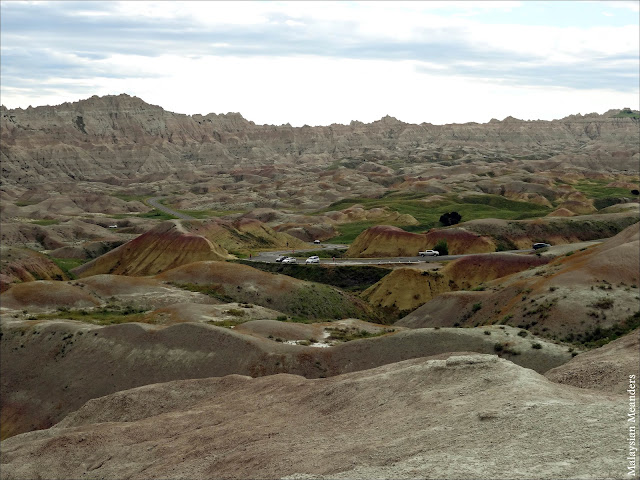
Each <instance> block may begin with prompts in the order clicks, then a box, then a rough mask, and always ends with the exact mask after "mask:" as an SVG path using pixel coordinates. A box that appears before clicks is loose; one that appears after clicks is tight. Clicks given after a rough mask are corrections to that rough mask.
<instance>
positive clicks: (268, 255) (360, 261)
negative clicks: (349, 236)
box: [250, 243, 533, 265]
mask: <svg viewBox="0 0 640 480" xmlns="http://www.w3.org/2000/svg"><path fill="white" fill-rule="evenodd" d="M347 248H348V245H334V244H330V243H323V244H321V245H317V246H316V248H309V249H300V250H280V251H277V252H260V253H258V254H256V255H254V256H253V258H251V260H250V261H252V262H265V263H274V262H275V261H276V258H277V257H278V256H280V255H288V256H295V255H296V254H299V253H304V252H312V251H317V250H320V249H327V250H346V249H347ZM528 252H533V249H528V250H509V251H506V252H499V253H528ZM495 253H498V252H492V253H473V254H467V255H494V254H495ZM467 255H442V256H439V257H419V256H415V257H392V258H336V259H335V260H333V259H331V258H321V259H320V263H321V264H325V265H334V264H335V265H390V264H406V263H424V262H442V261H447V260H455V259H456V258H461V257H465V256H467ZM300 264H302V265H304V264H305V263H304V259H298V265H300Z"/></svg>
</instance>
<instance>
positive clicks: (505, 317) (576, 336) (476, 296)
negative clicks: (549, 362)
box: [398, 223, 640, 341]
mask: <svg viewBox="0 0 640 480" xmlns="http://www.w3.org/2000/svg"><path fill="white" fill-rule="evenodd" d="M638 285H640V223H635V224H634V225H632V226H630V227H628V228H626V229H625V230H624V231H622V232H621V233H619V234H618V235H616V236H615V237H612V238H610V239H608V240H607V241H605V242H603V243H602V244H600V245H599V246H595V247H590V248H584V249H582V250H580V251H577V252H567V254H565V255H562V256H560V257H557V258H556V259H555V260H553V261H551V262H549V263H547V264H546V265H540V266H538V267H535V268H532V269H529V270H525V271H523V272H520V273H516V274H513V275H510V276H508V277H504V278H502V279H497V280H494V281H492V282H487V283H486V287H487V289H486V291H480V292H452V293H445V294H443V295H441V296H439V297H436V298H435V299H433V300H431V301H429V302H427V303H425V304H424V305H423V306H421V307H420V308H418V309H417V310H415V311H413V312H412V313H410V314H409V315H407V316H406V317H405V318H403V319H402V320H401V321H399V322H398V324H399V325H403V326H411V327H435V326H453V325H454V324H457V325H462V326H469V325H485V324H496V323H501V324H508V325H513V326H519V327H521V328H527V329H530V330H531V331H533V332H535V333H541V334H544V335H546V336H551V337H552V338H553V337H555V338H558V339H563V340H566V341H573V340H578V341H579V340H585V339H586V338H589V337H590V336H592V335H593V333H594V331H596V329H600V330H602V329H607V328H612V327H614V326H616V325H627V326H628V319H629V318H630V317H631V316H632V315H634V314H635V313H636V312H637V311H638V292H639V290H638ZM470 294H472V295H470ZM476 304H477V305H478V307H480V308H478V307H475V308H474V307H473V306H474V305H476Z"/></svg>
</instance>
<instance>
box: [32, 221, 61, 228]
mask: <svg viewBox="0 0 640 480" xmlns="http://www.w3.org/2000/svg"><path fill="white" fill-rule="evenodd" d="M31 223H35V224H36V225H42V226H43V227H46V226H48V225H58V224H59V223H60V220H31Z"/></svg>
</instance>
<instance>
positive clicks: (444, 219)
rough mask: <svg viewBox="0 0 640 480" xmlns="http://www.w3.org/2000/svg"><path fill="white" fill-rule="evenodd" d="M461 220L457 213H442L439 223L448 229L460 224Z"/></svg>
mask: <svg viewBox="0 0 640 480" xmlns="http://www.w3.org/2000/svg"><path fill="white" fill-rule="evenodd" d="M461 219H462V215H460V214H459V213H458V212H449V213H444V214H442V216H440V223H441V224H442V225H444V226H445V227H448V226H450V225H455V224H457V223H460V220H461Z"/></svg>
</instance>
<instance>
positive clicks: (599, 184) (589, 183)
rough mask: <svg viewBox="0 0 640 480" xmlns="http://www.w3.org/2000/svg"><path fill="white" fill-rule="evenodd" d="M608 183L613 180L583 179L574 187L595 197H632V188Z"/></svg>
mask: <svg viewBox="0 0 640 480" xmlns="http://www.w3.org/2000/svg"><path fill="white" fill-rule="evenodd" d="M608 183H611V182H609V181H607V180H581V181H579V182H578V183H575V184H574V185H573V188H575V189H576V190H578V191H579V192H582V193H584V194H585V195H586V196H587V197H589V198H593V199H605V198H607V197H617V198H619V197H628V198H631V190H628V189H626V188H620V187H607V184H608ZM611 205H613V204H611ZM605 206H607V205H605ZM601 208H604V207H601Z"/></svg>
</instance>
